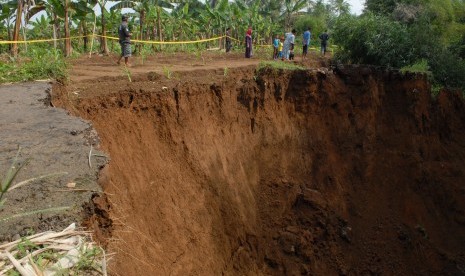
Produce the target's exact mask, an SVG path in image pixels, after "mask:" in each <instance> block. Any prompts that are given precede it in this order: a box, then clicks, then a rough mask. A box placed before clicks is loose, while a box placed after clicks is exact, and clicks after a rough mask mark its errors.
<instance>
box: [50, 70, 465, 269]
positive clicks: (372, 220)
mask: <svg viewBox="0 0 465 276" xmlns="http://www.w3.org/2000/svg"><path fill="white" fill-rule="evenodd" d="M220 71H221V70H205V71H203V72H200V73H199V72H179V73H178V75H177V77H176V78H175V79H167V78H166V77H165V76H162V75H159V74H157V73H150V74H146V75H142V76H138V77H136V78H134V80H135V81H133V82H131V83H129V82H127V81H126V80H122V79H120V78H119V79H118V78H115V79H111V80H110V79H108V80H102V81H99V82H94V81H84V82H80V83H74V84H73V83H72V84H71V85H70V86H69V87H61V86H56V87H55V88H54V97H53V101H54V103H55V104H61V105H63V106H65V107H66V108H68V110H71V111H72V112H74V113H75V114H78V115H80V116H82V117H84V118H86V119H89V120H91V121H92V122H93V124H94V127H95V128H96V129H97V131H98V133H99V136H100V138H101V141H102V146H103V149H104V150H105V151H107V152H108V153H109V154H110V156H111V162H110V164H109V166H108V167H107V168H106V169H105V170H104V171H103V176H102V178H101V182H102V184H103V186H104V190H105V191H106V192H107V193H108V194H110V196H109V201H110V204H111V210H110V214H111V218H112V219H113V221H114V225H115V227H116V228H115V232H114V233H113V239H112V240H111V242H110V244H109V249H110V251H113V252H116V253H117V255H116V256H115V258H114V261H113V263H111V269H112V271H113V272H114V274H115V275H116V274H118V275H167V274H174V275H186V274H189V275H219V274H226V275H238V274H251V275H256V274H262V275H283V274H286V275H297V274H304V275H307V274H315V275H334V274H348V275H377V274H387V275H431V274H436V275H437V274H448V275H460V274H464V273H465V249H464V248H465V231H464V230H465V212H464V210H465V186H464V184H463V183H465V182H464V180H465V174H464V172H463V169H462V166H463V161H464V157H465V139H464V138H465V133H464V129H465V128H464V127H465V112H464V107H465V106H464V101H463V100H462V99H461V98H460V97H459V96H457V95H455V94H452V93H441V94H440V95H439V97H438V98H437V99H432V98H431V97H430V87H429V84H428V83H427V81H426V79H425V77H424V76H421V75H402V74H400V73H398V72H387V71H382V70H377V69H374V68H370V67H360V68H358V67H345V68H342V69H341V68H338V69H336V70H334V71H331V70H328V69H324V68H320V69H314V70H306V71H282V70H277V69H264V70H262V71H260V72H256V71H255V68H254V67H244V68H234V69H231V70H229V72H228V74H227V75H226V74H224V72H223V71H221V72H220ZM73 90H79V91H80V92H79V95H76V96H73V95H72V94H70V93H68V92H69V91H73Z"/></svg>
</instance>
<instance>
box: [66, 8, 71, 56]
mask: <svg viewBox="0 0 465 276" xmlns="http://www.w3.org/2000/svg"><path fill="white" fill-rule="evenodd" d="M68 20H69V18H68V0H65V56H66V57H69V56H70V55H71V40H70V39H69V38H70V35H69V22H68Z"/></svg>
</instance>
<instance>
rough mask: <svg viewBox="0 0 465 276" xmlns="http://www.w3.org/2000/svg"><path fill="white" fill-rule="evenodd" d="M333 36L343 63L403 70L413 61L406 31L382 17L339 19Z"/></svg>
mask: <svg viewBox="0 0 465 276" xmlns="http://www.w3.org/2000/svg"><path fill="white" fill-rule="evenodd" d="M332 37H333V38H334V41H335V44H337V45H338V46H340V48H341V51H339V52H338V55H337V58H338V59H341V60H342V61H344V62H348V63H362V64H375V65H382V66H388V67H403V66H406V65H408V64H410V62H411V61H412V59H413V57H412V53H411V51H410V49H411V40H410V35H409V33H408V31H407V28H406V27H405V26H403V25H401V24H399V23H397V22H393V21H392V20H389V19H388V18H386V17H383V16H378V15H374V14H366V15H364V16H361V17H355V16H343V17H340V18H339V19H338V20H337V22H336V25H335V29H334V32H333V35H332Z"/></svg>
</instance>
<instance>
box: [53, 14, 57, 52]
mask: <svg viewBox="0 0 465 276" xmlns="http://www.w3.org/2000/svg"><path fill="white" fill-rule="evenodd" d="M57 21H58V18H57V15H56V13H53V48H55V50H56V49H57V40H56V39H57V29H58V28H57Z"/></svg>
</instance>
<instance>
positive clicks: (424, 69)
mask: <svg viewBox="0 0 465 276" xmlns="http://www.w3.org/2000/svg"><path fill="white" fill-rule="evenodd" d="M400 71H401V72H402V73H404V74H405V73H407V72H412V73H424V74H427V75H428V77H429V76H431V71H430V67H429V65H428V61H427V60H426V59H422V60H420V61H417V62H416V63H414V64H412V65H408V66H404V67H402V68H401V69H400Z"/></svg>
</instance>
